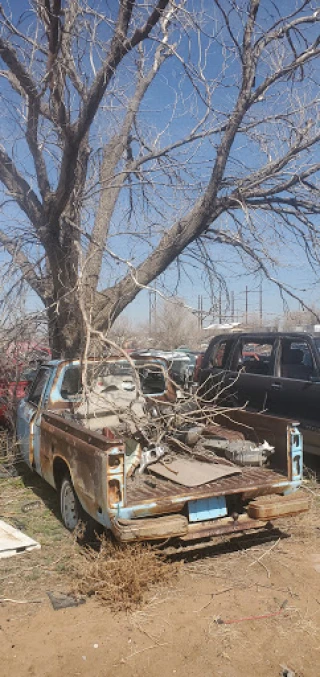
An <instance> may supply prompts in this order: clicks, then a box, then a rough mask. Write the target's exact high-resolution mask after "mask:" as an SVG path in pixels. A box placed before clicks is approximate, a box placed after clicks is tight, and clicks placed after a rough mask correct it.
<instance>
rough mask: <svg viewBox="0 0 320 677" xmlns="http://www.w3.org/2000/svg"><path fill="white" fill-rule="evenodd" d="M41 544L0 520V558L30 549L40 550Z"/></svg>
mask: <svg viewBox="0 0 320 677" xmlns="http://www.w3.org/2000/svg"><path fill="white" fill-rule="evenodd" d="M40 548H41V545H40V543H37V541H34V540H33V539H32V538H30V537H29V536H27V535H26V534H23V533H22V531H19V529H15V528H14V527H12V526H11V525H10V524H7V522H3V521H2V520H0V559H4V558H6V557H13V556H14V555H20V554H21V553H25V552H30V551H31V550H40Z"/></svg>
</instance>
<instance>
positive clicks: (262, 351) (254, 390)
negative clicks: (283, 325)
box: [226, 334, 276, 411]
mask: <svg viewBox="0 0 320 677" xmlns="http://www.w3.org/2000/svg"><path fill="white" fill-rule="evenodd" d="M275 344H276V342H275V338H274V337H272V336H270V337H268V336H267V335H266V336H263V337H261V338H260V337H259V338H257V336H252V337H250V335H249V334H247V335H246V336H245V337H241V338H240V339H239V340H238V343H237V345H236V348H235V350H234V353H233V357H232V362H231V370H230V371H229V373H228V375H227V379H226V385H227V386H228V388H229V392H230V397H232V403H233V405H234V406H241V407H242V406H245V405H247V406H248V408H249V409H253V410H255V411H264V410H265V409H266V401H267V393H268V390H269V387H270V382H271V380H272V378H273V372H274V360H275Z"/></svg>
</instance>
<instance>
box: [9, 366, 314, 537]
mask: <svg viewBox="0 0 320 677" xmlns="http://www.w3.org/2000/svg"><path fill="white" fill-rule="evenodd" d="M129 362H130V360H129V361H126V360H125V359H123V358H122V359H120V358H119V359H115V358H107V359H106V360H104V362H103V364H102V365H101V363H100V364H99V366H97V368H96V367H95V362H91V363H90V365H89V367H90V369H89V368H88V369H89V371H88V370H87V371H86V373H87V376H86V377H85V380H84V378H83V369H82V367H81V364H80V362H79V360H57V361H51V362H49V363H47V364H46V365H43V366H41V367H40V368H39V370H38V373H37V375H36V377H35V379H34V381H33V383H32V385H31V388H30V390H29V392H28V394H27V396H26V397H25V398H24V399H23V400H21V401H20V403H19V406H18V411H17V439H18V444H19V446H20V450H21V454H22V457H23V459H24V461H25V462H26V463H27V464H28V465H29V467H30V468H31V469H33V470H34V471H35V472H37V473H38V474H39V475H40V476H41V477H43V479H44V480H45V481H46V482H48V483H49V484H50V485H51V486H52V487H54V488H55V489H56V490H57V492H58V493H59V496H60V509H61V517H62V521H63V523H64V524H65V526H66V527H67V528H68V529H69V530H73V529H74V528H75V527H76V526H77V524H78V522H79V521H80V520H83V519H84V518H87V517H88V516H90V517H91V518H93V520H95V522H97V523H99V524H100V525H102V526H103V527H104V528H105V529H106V530H109V531H111V532H112V533H113V534H114V536H115V537H116V539H118V540H119V541H120V542H130V541H137V540H150V541H157V540H158V541H159V539H160V540H163V539H168V538H177V539H180V541H194V540H197V539H202V538H207V537H211V536H215V535H220V534H227V533H233V532H238V531H243V530H248V529H260V528H263V527H266V526H267V525H269V524H270V520H274V519H275V518H277V517H282V516H284V515H293V514H297V513H299V512H303V511H305V510H307V509H308V502H307V500H306V497H305V494H304V493H303V492H301V491H296V490H297V489H298V487H299V486H300V485H301V482H302V469H303V460H302V438H301V435H300V433H299V430H298V428H297V427H296V425H294V424H293V423H292V422H291V421H288V420H285V419H280V418H276V419H270V418H268V417H265V416H263V415H261V414H252V413H247V412H243V411H236V410H235V411H234V412H232V415H230V412H226V413H225V414H224V413H223V412H220V414H219V415H217V416H216V418H215V420H214V423H213V422H212V416H210V422H209V423H207V424H206V426H203V427H202V429H201V433H202V434H203V440H204V446H205V444H209V446H210V444H211V445H212V444H213V445H214V444H215V441H216V444H217V447H219V444H220V445H221V444H222V446H223V444H224V445H227V446H228V445H229V446H230V448H231V447H232V444H233V445H234V444H236V447H237V444H238V442H239V443H240V447H239V448H240V451H241V450H242V451H243V450H244V451H243V454H244V455H245V453H246V451H245V450H248V445H249V447H250V448H249V455H250V454H252V453H253V454H254V456H255V455H256V454H258V461H257V459H256V458H255V459H254V460H253V464H252V465H251V462H249V464H248V463H247V462H246V460H244V461H243V463H242V464H240V465H241V467H240V466H239V465H236V464H234V463H231V462H230V460H229V461H228V460H226V458H223V452H222V454H221V453H220V456H218V457H216V455H213V458H212V459H211V460H210V462H209V461H208V460H207V461H206V458H205V459H203V456H202V455H201V454H196V453H195V450H196V447H193V448H192V447H191V438H192V435H191V436H190V435H189V438H188V437H185V438H184V439H185V442H182V441H181V440H182V437H181V436H180V438H179V440H178V441H177V440H176V442H177V445H178V447H179V445H180V447H181V448H183V449H184V451H185V452H186V455H185V457H183V455H182V456H181V455H179V453H177V452H176V451H175V450H174V449H173V447H170V435H169V434H167V436H165V434H164V433H163V432H162V433H161V431H160V435H159V439H161V438H162V441H161V444H162V443H163V442H164V447H163V448H162V452H161V453H164V452H163V449H164V448H165V447H166V449H167V456H166V455H165V456H163V458H162V460H161V459H160V460H159V459H158V457H156V458H155V459H154V461H155V462H151V464H149V465H148V467H147V468H146V469H144V468H143V466H142V465H141V459H142V457H143V458H145V457H144V456H143V454H144V453H145V452H144V445H146V446H148V442H147V441H146V440H147V433H145V432H143V430H142V428H141V426H140V424H139V422H138V423H137V420H138V418H139V416H140V415H141V416H142V417H144V416H145V411H146V408H147V407H149V409H148V411H149V412H150V413H149V414H148V416H149V419H148V420H149V423H150V425H151V423H152V421H153V420H155V421H158V419H157V417H156V418H155V419H154V416H155V409H156V408H157V407H163V410H164V412H165V414H164V418H165V420H168V418H169V419H170V415H169V414H170V410H171V409H174V410H176V408H177V402H173V397H174V393H172V391H171V390H170V379H167V377H166V373H165V371H164V369H163V363H161V364H160V362H159V360H157V359H155V362H156V363H157V366H156V367H151V369H150V358H148V363H147V364H146V363H145V359H144V358H143V357H142V358H141V359H140V361H137V362H135V364H136V371H137V373H138V375H139V379H140V386H141V391H142V393H143V397H142V398H140V404H139V397H140V395H139V396H138V391H139V384H137V382H136V381H135V376H132V364H131V362H130V363H129ZM95 368H96V372H95V375H92V374H93V373H94V369H95ZM90 370H91V373H90ZM88 386H89V387H90V388H91V391H90V393H93V395H92V399H91V400H90V402H91V404H92V402H94V406H93V405H92V407H91V409H90V407H89V404H88V402H89V397H88V396H86V397H87V399H86V401H85V402H84V392H87V390H86V388H88ZM101 393H102V394H103V395H104V396H106V397H107V404H106V403H105V404H104V405H103V407H101V406H100V405H99V406H100V408H99V406H98V405H97V402H100V396H101ZM90 397H91V394H90ZM112 397H114V398H115V400H119V401H120V400H121V398H122V399H123V400H124V399H125V398H129V399H130V397H131V404H130V407H131V406H136V411H135V418H134V421H135V425H134V426H133V427H131V428H130V430H128V426H127V424H125V423H124V422H123V420H122V419H121V416H120V414H119V416H118V418H117V416H116V415H115V409H114V407H113V406H112ZM132 397H134V399H132ZM94 398H95V399H94ZM110 398H111V399H110ZM90 406H91V405H90ZM139 407H140V413H139ZM168 410H169V414H168ZM190 416H191V415H190ZM190 416H189V418H190ZM121 420H122V422H121ZM142 420H143V421H144V423H143V425H145V426H146V427H145V429H144V430H147V429H148V425H149V423H148V420H147V422H145V419H142ZM170 420H172V418H171V419H170ZM117 421H118V422H117ZM119 421H120V423H119ZM126 426H127V427H126ZM129 427H130V426H129ZM182 428H183V426H182ZM171 429H172V425H171V428H170V430H171ZM141 430H142V432H141ZM196 430H197V429H196ZM192 431H193V433H194V428H191V432H192ZM182 432H183V434H185V431H182ZM189 432H190V431H189ZM181 435H182V433H181ZM193 437H194V435H193ZM188 439H189V440H190V446H188V444H189V443H188V442H186V440H187V441H188ZM230 440H231V441H230ZM248 440H251V442H249V441H248ZM237 441H238V442H237ZM265 441H267V442H268V443H269V445H270V449H273V450H274V451H273V453H271V455H270V457H268V460H267V461H266V462H265V460H263V459H264V457H263V453H264V452H262V455H261V449H264V448H265V445H266V442H265ZM192 444H194V440H193V442H192ZM259 445H260V446H259ZM271 445H272V446H271ZM267 447H268V448H269V446H268V445H267ZM201 448H202V447H201ZM158 449H159V447H158ZM176 449H177V447H176ZM252 449H253V450H258V451H253V452H252V451H251V450H252ZM178 451H179V449H178ZM242 451H241V454H242ZM146 453H147V459H148V463H149V462H150V457H149V456H148V454H150V455H151V461H152V453H154V449H153V450H152V449H149V450H148V451H147V452H146ZM166 458H168V459H169V460H168V461H166ZM175 458H178V466H179V464H180V466H179V468H178V470H174V459H175ZM199 458H200V460H199ZM217 458H218V462H217ZM250 458H251V456H250ZM186 459H187V460H186ZM219 459H220V460H219ZM204 461H206V462H204ZM190 464H191V472H190ZM181 469H182V473H184V477H185V479H184V480H183V481H181V479H180V480H179V477H180V475H179V473H180V471H181ZM199 473H200V476H201V473H202V480H200V481H199V480H198V481H196V476H197V475H198V474H199ZM216 473H218V474H217V477H215V474H216ZM219 473H220V474H219ZM183 482H184V483H183Z"/></svg>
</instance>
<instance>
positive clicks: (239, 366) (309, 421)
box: [199, 332, 320, 455]
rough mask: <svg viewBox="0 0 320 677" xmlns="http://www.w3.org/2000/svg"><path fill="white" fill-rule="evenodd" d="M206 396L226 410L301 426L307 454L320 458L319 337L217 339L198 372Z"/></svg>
mask: <svg viewBox="0 0 320 677" xmlns="http://www.w3.org/2000/svg"><path fill="white" fill-rule="evenodd" d="M199 383H200V386H201V392H202V393H206V395H205V397H206V398H207V399H210V400H211V401H212V400H214V401H216V402H220V403H221V404H222V405H224V406H231V407H232V406H235V407H244V406H246V407H247V408H248V409H250V410H251V411H260V412H264V413H265V414H270V415H272V416H284V417H287V418H290V419H292V420H294V421H298V422H299V424H300V429H301V432H302V434H303V443H304V451H306V452H308V453H312V454H316V455H320V335H319V334H311V333H304V332H303V333H297V332H278V333H262V332H254V333H240V332H239V333H235V334H224V335H220V336H215V337H214V338H213V339H212V340H211V341H210V343H209V346H208V348H207V350H206V352H205V354H204V357H203V359H202V363H201V369H200V372H199Z"/></svg>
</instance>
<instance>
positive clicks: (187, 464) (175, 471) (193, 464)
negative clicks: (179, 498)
mask: <svg viewBox="0 0 320 677" xmlns="http://www.w3.org/2000/svg"><path fill="white" fill-rule="evenodd" d="M148 468H149V470H151V471H152V472H154V473H156V474H157V475H160V477H166V478H167V479H169V480H171V481H172V482H176V483H177V484H182V485H183V486H185V487H198V486H200V484H206V483H207V482H212V481H213V480H218V479H220V478H221V477H228V476H229V475H241V472H242V471H241V469H240V468H238V467H237V466H229V465H224V464H223V463H205V462H202V461H196V460H194V461H191V460H190V461H189V460H188V459H184V458H178V459H175V460H173V461H171V462H170V463H168V464H167V465H166V464H165V462H161V463H159V462H157V463H152V464H151V465H149V466H148Z"/></svg>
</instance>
